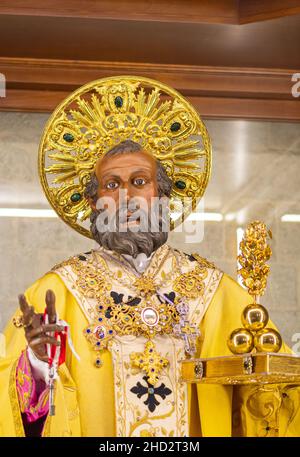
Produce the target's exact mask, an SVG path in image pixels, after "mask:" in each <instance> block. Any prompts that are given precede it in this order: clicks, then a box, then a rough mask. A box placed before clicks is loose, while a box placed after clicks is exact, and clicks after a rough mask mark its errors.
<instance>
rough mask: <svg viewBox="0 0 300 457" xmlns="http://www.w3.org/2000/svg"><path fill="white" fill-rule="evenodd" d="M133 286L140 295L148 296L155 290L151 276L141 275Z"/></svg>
mask: <svg viewBox="0 0 300 457" xmlns="http://www.w3.org/2000/svg"><path fill="white" fill-rule="evenodd" d="M133 286H134V287H136V288H137V289H138V290H139V291H140V292H141V294H142V295H148V294H150V293H154V292H155V290H156V289H157V286H156V285H155V281H154V277H153V276H152V275H142V276H140V277H139V278H137V279H136V280H135V281H134V283H133Z"/></svg>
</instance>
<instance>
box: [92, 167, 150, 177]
mask: <svg viewBox="0 0 300 457" xmlns="http://www.w3.org/2000/svg"><path fill="white" fill-rule="evenodd" d="M149 171H150V169H148V168H144V169H140V170H136V171H134V172H133V175H136V174H138V173H147V172H149ZM106 177H110V178H114V179H120V176H117V175H111V174H110V173H104V175H102V177H101V178H102V179H105V178H106Z"/></svg>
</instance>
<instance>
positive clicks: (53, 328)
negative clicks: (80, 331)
mask: <svg viewBox="0 0 300 457" xmlns="http://www.w3.org/2000/svg"><path fill="white" fill-rule="evenodd" d="M63 330H64V327H63V326H62V325H57V324H48V325H39V326H38V327H36V328H33V329H31V330H30V331H29V332H27V334H26V337H27V339H28V340H32V339H33V338H35V337H36V336H39V335H44V336H45V335H46V333H47V332H62V331H63Z"/></svg>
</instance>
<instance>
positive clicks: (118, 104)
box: [114, 95, 123, 108]
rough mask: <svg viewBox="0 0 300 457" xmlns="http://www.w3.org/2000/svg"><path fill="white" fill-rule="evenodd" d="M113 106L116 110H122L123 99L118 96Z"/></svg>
mask: <svg viewBox="0 0 300 457" xmlns="http://www.w3.org/2000/svg"><path fill="white" fill-rule="evenodd" d="M114 101H115V105H116V107H117V108H122V106H123V98H122V97H120V95H118V96H117V97H116V98H115V100H114Z"/></svg>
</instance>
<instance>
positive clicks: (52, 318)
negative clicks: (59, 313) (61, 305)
mask: <svg viewBox="0 0 300 457" xmlns="http://www.w3.org/2000/svg"><path fill="white" fill-rule="evenodd" d="M46 305H47V307H46V308H47V314H48V319H49V324H55V322H56V309H55V294H54V292H53V290H51V289H49V290H47V292H46Z"/></svg>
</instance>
